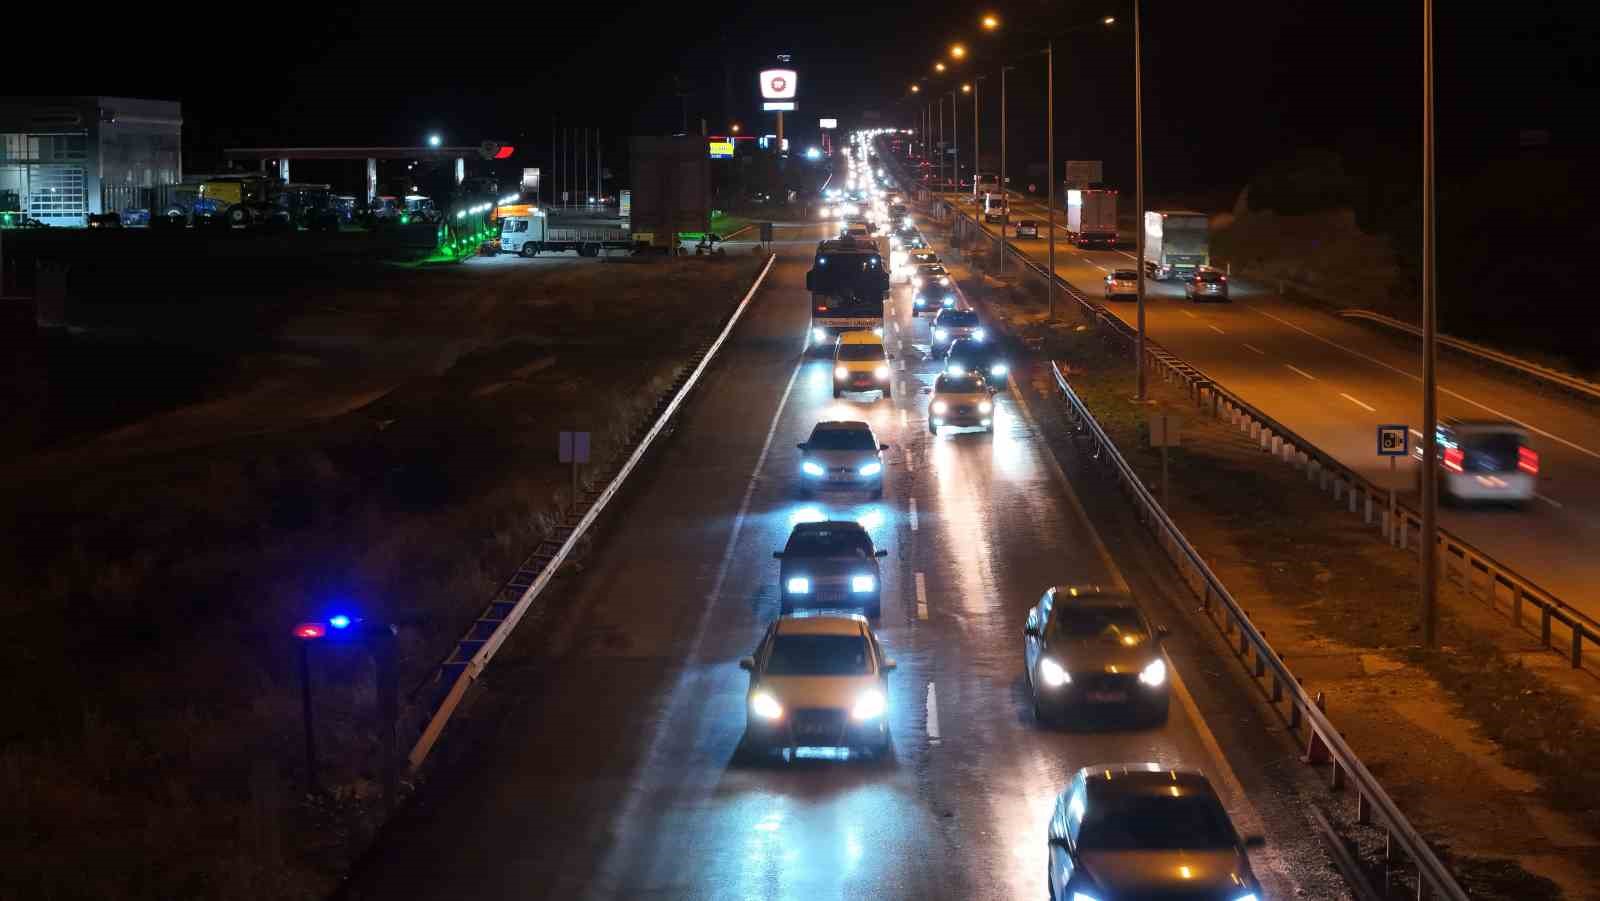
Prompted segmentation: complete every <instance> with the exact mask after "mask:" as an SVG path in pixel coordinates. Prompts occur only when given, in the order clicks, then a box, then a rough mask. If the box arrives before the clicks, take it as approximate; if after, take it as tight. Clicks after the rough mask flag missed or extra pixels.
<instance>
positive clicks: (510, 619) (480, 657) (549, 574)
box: [407, 255, 777, 771]
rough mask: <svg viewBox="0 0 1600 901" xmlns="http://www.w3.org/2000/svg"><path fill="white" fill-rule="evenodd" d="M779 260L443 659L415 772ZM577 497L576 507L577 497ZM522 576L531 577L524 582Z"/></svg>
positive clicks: (415, 754) (413, 761) (413, 757)
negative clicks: (582, 503) (604, 477)
mask: <svg viewBox="0 0 1600 901" xmlns="http://www.w3.org/2000/svg"><path fill="white" fill-rule="evenodd" d="M776 261H777V256H775V255H774V256H769V257H768V258H767V265H766V266H764V267H763V268H762V270H761V274H760V275H758V276H756V280H755V282H754V283H753V284H752V285H751V286H750V290H749V291H748V292H746V293H745V296H744V299H743V300H741V301H739V305H738V306H737V307H735V308H734V310H733V313H732V314H731V315H729V317H728V321H727V324H726V325H724V326H723V328H722V331H721V333H719V334H718V335H717V337H716V339H715V340H713V341H712V342H711V343H710V344H709V345H708V346H707V348H706V349H705V351H704V353H702V354H701V356H700V361H699V363H698V365H696V366H695V367H694V369H693V370H692V371H690V372H689V373H688V374H687V375H685V376H684V377H682V378H681V379H680V381H679V384H678V385H677V390H676V392H675V393H674V394H673V395H672V397H671V399H670V400H668V401H666V402H665V404H664V406H663V407H661V408H660V412H659V414H658V415H657V416H656V419H655V421H654V422H653V423H652V424H651V426H650V428H649V430H648V431H646V432H645V433H644V435H643V436H642V437H640V438H639V440H638V441H637V442H635V444H634V447H633V452H632V453H631V454H629V455H628V458H627V460H626V461H624V462H623V463H622V465H621V466H620V467H618V468H617V470H616V473H615V475H613V476H612V477H611V478H610V480H609V481H608V482H607V484H606V486H605V488H604V489H603V490H602V491H600V493H599V494H598V496H596V497H595V499H594V500H593V501H592V502H591V503H589V504H588V509H587V511H586V512H585V513H584V514H583V516H582V518H581V519H579V520H578V521H577V523H576V524H575V525H572V526H566V527H563V528H561V529H558V531H560V532H565V533H566V537H565V539H564V540H563V541H561V543H560V546H559V547H558V548H556V549H555V550H554V552H553V553H551V554H548V555H536V557H535V558H530V561H531V560H534V559H537V560H538V564H537V565H536V566H530V565H529V564H528V563H524V564H523V566H522V567H520V568H519V569H518V572H517V575H514V576H513V577H512V578H511V580H510V581H508V582H507V583H506V585H504V586H502V588H501V589H500V591H499V592H496V594H495V598H496V600H493V601H491V602H490V604H489V610H488V611H486V612H485V613H484V614H483V616H481V617H480V618H479V620H478V621H477V623H475V624H474V626H473V627H472V628H470V629H469V630H468V632H467V634H466V635H465V636H463V637H462V638H461V640H460V641H458V642H457V644H456V648H455V649H454V650H453V652H452V654H451V656H450V657H448V658H446V659H445V661H444V662H443V663H441V664H440V666H439V669H438V670H437V673H438V674H439V676H440V679H441V680H445V681H448V690H447V691H446V693H445V695H444V698H443V700H442V701H441V702H440V703H439V706H438V707H437V708H436V709H435V710H434V711H433V714H432V716H431V717H430V718H429V720H428V723H427V725H426V726H424V727H423V729H422V734H421V735H420V736H419V737H418V738H417V741H416V744H415V745H413V746H412V748H411V753H410V754H409V755H408V756H407V760H408V762H409V764H410V767H411V769H412V770H413V771H415V770H416V769H417V768H418V767H420V766H421V765H422V762H423V761H424V760H426V759H427V756H428V753H429V752H430V751H431V750H432V749H433V746H434V744H435V743H437V742H438V740H439V736H440V735H441V734H443V732H444V727H445V724H446V723H448V722H449V721H450V717H451V716H453V715H454V714H455V712H456V709H457V708H458V707H459V706H460V705H461V701H462V699H463V698H464V697H465V696H466V693H467V689H469V688H470V687H471V686H472V683H473V682H475V681H477V679H478V677H479V676H480V675H482V674H483V671H484V669H485V667H487V666H488V665H489V661H490V660H492V659H493V658H494V655H495V653H496V652H498V651H499V650H500V648H501V647H502V646H503V645H504V644H505V642H506V640H507V639H508V638H510V637H511V632H512V630H513V629H515V628H516V627H517V624H518V623H520V622H521V621H522V619H523V618H524V617H525V616H527V614H528V612H529V611H530V610H531V609H532V608H533V606H534V603H535V601H537V600H538V598H539V596H540V595H541V594H542V593H543V592H544V590H545V588H546V587H547V586H548V585H549V584H550V581H551V580H552V579H554V578H555V576H556V573H557V571H559V570H560V568H561V564H562V563H563V562H564V561H565V560H566V559H567V557H568V556H569V555H571V553H572V551H573V549H574V548H576V547H577V546H578V542H579V541H580V540H582V539H583V537H584V536H585V535H586V534H587V533H588V531H589V528H590V527H591V526H593V525H594V522H595V520H596V519H598V518H599V516H600V513H601V511H602V510H604V509H605V507H606V505H607V504H608V503H610V502H611V499H612V498H614V497H615V496H616V494H617V492H618V491H619V490H620V489H621V488H622V484H623V482H625V481H626V480H627V478H628V475H629V474H630V473H632V472H633V470H634V468H635V467H637V466H638V465H639V461H640V460H641V459H643V458H644V455H645V452H646V451H648V450H649V449H650V445H651V444H652V443H653V442H654V441H655V439H656V438H657V436H659V435H660V434H661V432H662V431H663V430H664V429H665V428H666V427H667V424H668V423H669V422H671V420H672V417H673V415H674V414H675V413H677V411H678V408H679V407H681V406H682V405H683V402H684V399H685V398H687V397H688V396H689V393H690V392H691V391H693V390H694V387H695V385H696V384H698V383H699V381H700V376H701V375H702V374H703V373H704V372H705V371H706V368H707V367H708V366H710V365H711V362H712V361H713V360H714V359H715V358H716V355H717V351H718V350H720V349H721V348H722V345H723V343H724V342H726V341H727V339H728V335H730V334H731V333H732V332H733V328H734V326H736V325H738V324H739V320H740V318H742V317H743V315H744V311H745V310H746V309H747V308H748V307H749V306H750V300H751V298H753V297H755V295H756V291H758V290H760V288H761V284H762V282H764V281H766V278H767V273H769V272H771V271H772V265H773V263H774V262H776ZM574 501H575V508H576V506H577V504H576V499H574ZM523 578H527V579H530V580H531V581H523ZM508 591H520V594H519V595H518V596H517V598H516V600H515V601H514V602H510V601H504V600H499V598H501V597H502V596H503V595H504V594H506V593H507V592H508ZM480 633H482V634H480Z"/></svg>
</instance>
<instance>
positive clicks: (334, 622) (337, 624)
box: [328, 613, 350, 629]
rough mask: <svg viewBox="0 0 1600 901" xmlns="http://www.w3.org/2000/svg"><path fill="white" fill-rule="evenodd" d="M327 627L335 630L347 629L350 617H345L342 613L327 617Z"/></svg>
mask: <svg viewBox="0 0 1600 901" xmlns="http://www.w3.org/2000/svg"><path fill="white" fill-rule="evenodd" d="M328 625H330V626H332V627H334V628H335V629H348V628H349V627H350V617H348V616H345V615H344V614H343V613H337V614H334V615H333V616H330V617H328Z"/></svg>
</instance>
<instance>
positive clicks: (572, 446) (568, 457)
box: [557, 432, 589, 506]
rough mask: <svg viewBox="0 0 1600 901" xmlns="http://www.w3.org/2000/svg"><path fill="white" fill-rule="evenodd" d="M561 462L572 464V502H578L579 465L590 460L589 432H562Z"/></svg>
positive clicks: (559, 459)
mask: <svg viewBox="0 0 1600 901" xmlns="http://www.w3.org/2000/svg"><path fill="white" fill-rule="evenodd" d="M557 453H558V455H559V456H558V459H557V462H559V463H571V464H572V503H573V505H574V506H576V505H577V503H578V465H579V464H581V463H587V462H589V433H588V432H562V433H561V445H560V448H559V449H558V451H557Z"/></svg>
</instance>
